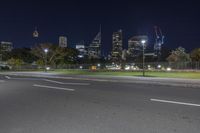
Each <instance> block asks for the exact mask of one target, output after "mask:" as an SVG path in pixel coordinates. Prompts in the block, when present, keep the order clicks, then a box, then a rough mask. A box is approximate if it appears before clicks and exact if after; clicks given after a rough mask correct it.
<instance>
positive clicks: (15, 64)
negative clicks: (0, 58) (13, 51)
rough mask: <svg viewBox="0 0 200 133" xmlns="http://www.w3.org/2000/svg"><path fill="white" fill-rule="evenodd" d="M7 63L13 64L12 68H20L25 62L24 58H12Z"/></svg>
mask: <svg viewBox="0 0 200 133" xmlns="http://www.w3.org/2000/svg"><path fill="white" fill-rule="evenodd" d="M7 63H8V65H10V66H12V69H19V68H20V67H21V65H22V64H23V63H24V62H23V60H22V59H17V58H11V59H9V60H8V61H7Z"/></svg>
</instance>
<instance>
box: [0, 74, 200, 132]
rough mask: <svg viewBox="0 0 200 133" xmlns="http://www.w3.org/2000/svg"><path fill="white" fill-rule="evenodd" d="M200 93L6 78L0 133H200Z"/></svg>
mask: <svg viewBox="0 0 200 133" xmlns="http://www.w3.org/2000/svg"><path fill="white" fill-rule="evenodd" d="M199 131H200V88H198V87H196V88H195V87H192V88H190V87H177V86H165V85H154V84H142V83H131V82H107V81H103V80H102V81H98V80H81V79H59V78H55V79H54V78H39V77H37V78H34V77H20V76H5V75H0V133H199Z"/></svg>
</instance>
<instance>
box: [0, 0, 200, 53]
mask: <svg viewBox="0 0 200 133" xmlns="http://www.w3.org/2000/svg"><path fill="white" fill-rule="evenodd" d="M0 6H1V7H0V41H12V42H13V43H14V46H15V47H30V46H31V45H32V44H33V38H32V32H33V31H34V27H35V26H37V28H38V31H39V33H40V41H41V42H52V43H58V37H59V36H60V35H66V36H67V37H68V43H69V45H70V46H73V45H74V44H75V43H77V42H80V41H81V40H84V41H85V42H86V43H87V44H89V43H90V42H91V40H92V39H93V38H94V36H95V35H96V34H97V32H98V30H99V25H100V24H101V25H102V34H103V35H102V39H103V49H104V52H105V53H108V51H109V50H111V47H112V42H111V39H112V32H114V31H118V30H119V29H122V30H123V36H124V43H123V44H124V48H127V44H128V43H127V41H128V38H130V37H132V36H134V35H142V34H146V35H148V36H149V39H150V41H149V45H150V46H151V45H152V46H153V41H154V28H153V27H154V26H155V25H157V26H159V27H161V29H162V31H163V34H164V35H165V36H166V40H165V46H166V47H168V48H176V47H178V46H183V47H185V48H187V49H188V51H189V50H191V49H193V48H196V47H200V8H199V4H198V3H195V2H193V1H192V0H190V1H188V2H186V1H176V2H172V1H171V2H168V1H161V0H160V1H159V2H158V1H150V0H149V1H144V0H140V1H134V0H129V1H126V0H122V1H120V2H119V1H117V0H115V1H112V0H110V1H109V0H98V1H95V0H93V1H89V0H73V1H70V0H65V1H64V0H63V1H61V0H60V1H59V0H49V1H46V0H34V1H30V0H29V1H28V0H27V1H20V0H15V1H14V0H13V1H9V0H6V1H1V2H0Z"/></svg>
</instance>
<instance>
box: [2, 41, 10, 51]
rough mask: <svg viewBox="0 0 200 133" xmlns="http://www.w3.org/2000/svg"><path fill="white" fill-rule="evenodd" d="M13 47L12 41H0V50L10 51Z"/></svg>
mask: <svg viewBox="0 0 200 133" xmlns="http://www.w3.org/2000/svg"><path fill="white" fill-rule="evenodd" d="M12 49H13V43H12V42H1V43H0V50H1V51H6V52H10V51H12Z"/></svg>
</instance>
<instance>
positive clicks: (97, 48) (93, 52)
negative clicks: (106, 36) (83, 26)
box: [88, 28, 101, 59]
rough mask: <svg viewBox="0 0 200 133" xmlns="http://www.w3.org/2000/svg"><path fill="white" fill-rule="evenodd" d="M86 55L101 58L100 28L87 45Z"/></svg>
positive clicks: (91, 57)
mask: <svg viewBox="0 0 200 133" xmlns="http://www.w3.org/2000/svg"><path fill="white" fill-rule="evenodd" d="M88 55H89V58H90V59H100V58H101V28H100V31H99V32H98V34H97V35H96V37H95V38H94V39H93V41H92V42H91V44H90V46H89V47H88Z"/></svg>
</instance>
